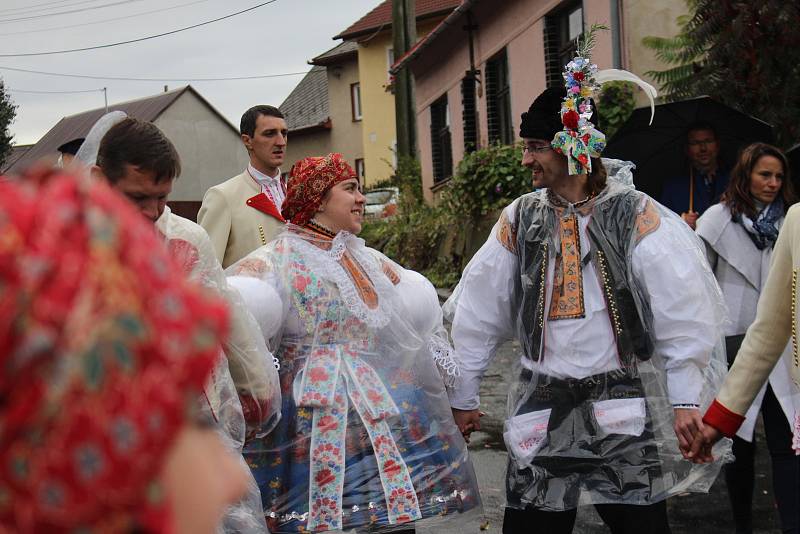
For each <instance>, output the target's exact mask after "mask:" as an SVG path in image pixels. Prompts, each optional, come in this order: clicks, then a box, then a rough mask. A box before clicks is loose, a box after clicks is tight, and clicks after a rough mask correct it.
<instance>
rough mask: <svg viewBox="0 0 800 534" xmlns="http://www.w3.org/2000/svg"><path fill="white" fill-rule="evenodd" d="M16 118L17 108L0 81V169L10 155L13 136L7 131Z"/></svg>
mask: <svg viewBox="0 0 800 534" xmlns="http://www.w3.org/2000/svg"><path fill="white" fill-rule="evenodd" d="M16 116H17V106H16V105H15V104H14V103H13V102H12V101H11V96H9V94H8V91H6V86H5V84H4V83H3V80H0V167H2V166H3V165H4V164H5V162H6V158H8V156H9V154H11V147H12V140H13V136H12V135H11V132H10V131H9V128H10V127H11V123H12V122H14V117H16Z"/></svg>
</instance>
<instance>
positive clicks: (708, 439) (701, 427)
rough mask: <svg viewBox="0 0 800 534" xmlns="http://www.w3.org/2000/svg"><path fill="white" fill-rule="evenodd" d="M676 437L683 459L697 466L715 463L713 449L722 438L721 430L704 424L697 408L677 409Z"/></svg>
mask: <svg viewBox="0 0 800 534" xmlns="http://www.w3.org/2000/svg"><path fill="white" fill-rule="evenodd" d="M675 435H676V436H678V446H679V447H680V449H681V454H683V457H684V458H686V459H687V460H689V461H691V462H693V463H696V464H707V463H710V462H713V461H714V456H713V454H712V453H711V448H712V447H713V446H714V444H715V443H716V442H718V441H719V440H720V439H721V438H722V433H721V432H720V431H719V430H717V429H716V428H714V427H713V426H711V425H706V424H703V418H702V416H701V415H700V411H699V410H698V409H696V408H688V409H687V408H675Z"/></svg>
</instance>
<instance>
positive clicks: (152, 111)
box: [4, 85, 227, 173]
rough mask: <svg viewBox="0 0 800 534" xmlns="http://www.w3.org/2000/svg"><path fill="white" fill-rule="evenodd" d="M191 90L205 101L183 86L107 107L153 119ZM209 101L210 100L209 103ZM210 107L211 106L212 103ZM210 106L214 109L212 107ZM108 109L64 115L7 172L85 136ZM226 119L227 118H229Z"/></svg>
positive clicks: (17, 170)
mask: <svg viewBox="0 0 800 534" xmlns="http://www.w3.org/2000/svg"><path fill="white" fill-rule="evenodd" d="M187 90H190V91H192V92H193V93H195V94H196V95H197V96H198V97H199V98H200V99H201V100H203V102H205V99H203V98H202V97H201V96H200V95H199V94H198V93H197V91H195V90H194V89H193V88H192V87H191V86H189V85H187V86H186V87H181V88H180V89H174V90H172V91H168V92H165V93H160V94H157V95H155V96H148V97H145V98H139V99H137V100H130V101H128V102H120V103H119V104H114V105H110V106H108V111H117V110H120V111H124V112H125V113H127V114H128V115H129V116H131V117H135V118H137V119H140V120H143V121H147V122H153V121H154V120H156V119H157V118H158V117H159V116H160V115H161V114H162V113H163V112H164V110H165V109H167V108H168V107H169V106H170V105H171V104H172V103H173V102H174V101H175V100H176V99H177V98H178V97H179V96H181V95H182V94H183V93H184V91H187ZM206 103H207V102H206ZM209 107H210V105H209ZM211 109H214V108H213V107H212V108H211ZM105 112H106V109H105V107H102V108H97V109H92V110H89V111H84V112H83V113H78V114H77V115H70V116H69V117H64V118H63V119H61V120H60V121H58V123H57V124H56V125H55V126H53V127H52V128H51V129H50V131H49V132H47V133H46V134H44V137H42V138H41V139H39V141H38V142H37V143H36V144H35V145H33V147H31V149H30V150H28V151H27V152H26V153H25V154H24V155H23V156H21V157H20V158H19V159H17V160H16V161H15V162H14V163H13V164H11V166H9V167H8V168H7V169H6V170H5V171H4V172H14V173H19V172H22V171H24V170H25V169H26V168H27V167H28V166H30V165H31V164H32V163H35V162H36V161H38V160H40V159H41V158H44V157H47V156H50V155H52V154H54V153H55V152H56V148H58V147H59V146H60V145H61V144H62V143H65V142H66V141H69V140H71V139H76V138H78V137H86V134H88V133H89V130H90V129H91V128H92V126H94V123H95V122H97V119H99V118H100V117H102V116H103V115H104V114H105ZM226 122H227V121H226Z"/></svg>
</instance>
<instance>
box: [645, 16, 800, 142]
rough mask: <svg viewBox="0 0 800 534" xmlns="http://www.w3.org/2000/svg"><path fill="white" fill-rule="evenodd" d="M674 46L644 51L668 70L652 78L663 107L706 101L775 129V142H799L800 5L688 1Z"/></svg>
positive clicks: (654, 45) (656, 40)
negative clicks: (667, 102)
mask: <svg viewBox="0 0 800 534" xmlns="http://www.w3.org/2000/svg"><path fill="white" fill-rule="evenodd" d="M686 3H687V5H688V7H689V14H688V15H686V16H683V17H680V18H679V19H678V24H679V27H680V30H679V32H678V35H676V36H675V37H672V38H663V37H645V38H644V39H643V40H642V42H643V44H644V45H645V46H646V47H648V48H650V49H652V50H654V51H655V52H656V57H658V59H659V60H661V61H663V62H664V63H666V64H667V65H669V68H667V69H665V70H661V71H652V72H648V73H647V74H648V75H650V76H653V78H654V79H655V80H656V82H657V83H659V84H660V85H661V87H662V90H663V91H664V92H665V93H666V95H665V96H666V98H667V100H670V101H674V100H681V99H684V98H687V97H693V96H700V95H709V96H712V97H714V98H716V99H717V100H719V101H721V102H723V103H725V104H727V105H729V106H732V107H735V108H737V109H739V110H740V111H743V112H745V113H748V114H752V115H755V116H756V117H758V118H760V119H762V120H764V121H766V122H768V123H770V124H772V125H773V126H774V127H775V132H776V136H777V142H778V144H779V145H781V146H783V147H789V146H791V145H792V144H794V143H796V142H797V140H798V138H800V126H799V125H798V122H800V99H798V98H797V87H798V85H799V84H800V31H798V28H800V4H799V3H798V2H786V1H785V0H760V1H758V2H752V1H748V0H686Z"/></svg>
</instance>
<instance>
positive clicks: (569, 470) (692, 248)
mask: <svg viewBox="0 0 800 534" xmlns="http://www.w3.org/2000/svg"><path fill="white" fill-rule="evenodd" d="M604 164H605V165H606V168H607V170H608V171H609V176H610V178H609V181H608V185H607V186H606V187H605V189H603V190H602V191H601V192H600V193H599V194H598V195H597V196H596V197H594V198H592V199H589V200H587V201H585V202H583V203H578V204H574V205H573V204H569V203H567V202H566V201H563V199H559V198H558V197H556V196H555V195H553V194H552V193H551V192H548V190H546V189H545V190H539V191H536V192H533V193H529V194H527V195H524V196H522V197H520V198H519V199H517V200H515V201H514V202H513V203H512V204H511V205H510V206H508V207H507V208H506V209H505V210H503V212H502V215H501V217H500V220H499V221H498V223H497V224H496V225H495V227H494V229H493V231H492V233H491V235H490V236H489V238H488V240H487V242H486V243H485V244H484V245H483V247H482V248H481V249H480V250H479V251H478V252H477V253H476V255H475V256H474V257H473V259H472V260H471V261H470V263H469V264H468V265H467V267H466V269H465V271H464V274H463V277H462V279H461V282H460V283H459V285H458V287H457V288H456V290H455V292H454V294H453V296H452V297H451V299H450V300H449V301H448V302H447V303H446V305H445V313H446V314H447V315H448V316H450V317H452V319H453V328H452V331H451V333H452V336H453V340H454V344H455V348H456V352H457V354H458V356H459V363H460V365H461V368H462V376H461V378H460V380H459V381H458V383H457V386H456V388H455V389H454V390H453V391H452V394H451V402H452V405H453V406H454V407H455V408H460V409H465V410H470V409H475V408H477V407H478V405H479V402H480V399H479V396H478V387H479V385H480V380H481V377H482V375H483V373H484V372H485V370H486V368H487V367H488V365H489V362H490V360H491V358H492V356H493V355H494V353H495V351H496V349H497V347H498V346H499V345H500V344H501V343H502V342H504V341H507V340H511V339H516V340H518V341H519V343H520V345H521V352H522V354H521V357H520V363H521V369H520V370H519V372H518V374H517V376H518V379H517V380H516V386H515V387H514V388H512V390H511V392H510V393H509V399H508V416H507V419H506V421H505V427H504V439H505V442H506V446H507V449H508V451H509V465H508V471H507V487H506V489H507V501H508V506H511V507H514V508H525V507H527V506H533V507H535V508H538V509H543V510H551V511H560V510H566V509H572V508H575V507H577V506H578V505H579V504H588V503H591V504H606V503H616V504H651V503H655V502H659V501H661V500H663V499H665V498H666V497H668V496H669V495H672V494H675V493H677V492H684V491H707V489H708V487H709V486H710V485H711V483H712V482H713V481H714V479H715V477H716V475H717V473H718V471H719V467H720V462H719V461H718V462H716V463H714V464H707V465H693V464H691V463H690V462H688V461H686V460H684V459H683V457H682V455H681V454H680V451H679V449H678V442H677V438H676V435H675V432H674V430H673V418H674V415H673V414H674V408H675V407H683V408H686V407H690V406H698V407H700V408H701V409H704V408H705V407H706V406H707V405H708V404H709V403H710V402H711V400H712V399H713V396H714V393H715V392H716V391H717V389H718V387H719V385H720V384H721V381H722V378H723V376H724V374H725V372H726V365H725V356H724V348H723V344H722V339H723V336H722V324H723V322H724V319H725V306H724V302H723V300H722V296H721V294H720V291H719V287H718V286H717V283H716V281H715V279H714V275H713V274H712V272H711V271H710V269H709V267H708V265H707V263H706V260H705V255H704V251H703V246H702V244H701V243H700V241H699V240H698V238H697V237H696V236H695V235H694V233H693V232H692V231H691V230H690V229H689V227H688V226H687V225H686V224H685V223H683V222H682V221H681V220H680V219H679V218H677V217H676V216H675V215H674V214H673V213H672V212H670V211H669V210H667V209H666V208H664V207H663V206H661V205H659V204H658V203H657V202H655V201H654V200H653V199H651V198H650V197H648V196H647V195H645V194H643V193H641V192H638V191H636V190H635V189H634V188H633V187H632V186H631V185H629V184H630V183H632V180H631V170H632V165H630V164H627V165H626V164H625V163H623V162H619V161H615V160H604ZM725 447H729V444H728V443H723V444H721V445H720V451H718V452H724V450H725ZM719 456H724V454H718V455H717V457H719Z"/></svg>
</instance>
